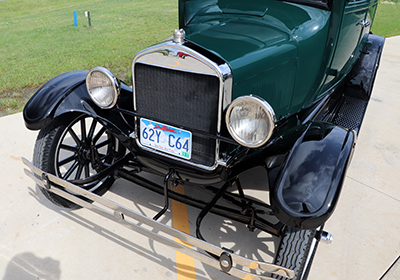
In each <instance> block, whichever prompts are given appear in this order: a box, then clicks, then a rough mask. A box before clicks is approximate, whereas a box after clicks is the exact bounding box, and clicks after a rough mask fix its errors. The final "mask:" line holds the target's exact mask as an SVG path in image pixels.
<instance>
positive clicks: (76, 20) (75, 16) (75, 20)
mask: <svg viewBox="0 0 400 280" xmlns="http://www.w3.org/2000/svg"><path fill="white" fill-rule="evenodd" d="M74 25H75V26H76V27H78V16H77V15H76V11H74Z"/></svg>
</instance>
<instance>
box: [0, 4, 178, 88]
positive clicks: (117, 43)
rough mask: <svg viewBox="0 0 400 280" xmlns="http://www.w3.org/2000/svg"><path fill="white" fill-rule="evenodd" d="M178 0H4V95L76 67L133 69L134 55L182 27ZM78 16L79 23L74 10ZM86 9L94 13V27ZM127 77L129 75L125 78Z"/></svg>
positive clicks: (0, 10)
mask: <svg viewBox="0 0 400 280" xmlns="http://www.w3.org/2000/svg"><path fill="white" fill-rule="evenodd" d="M177 3H178V1H176V0H135V1H134V2H132V1H131V0H117V1H105V0H98V1H93V0H91V1H89V0H69V1H59V0H40V1H29V0H19V1H17V0H14V1H0V15H1V16H0V42H1V43H0V73H1V75H0V93H2V92H5V91H9V90H15V89H20V88H24V87H33V86H38V85H41V84H43V83H44V82H45V81H47V80H49V79H50V78H52V77H54V76H56V75H58V74H60V73H63V72H66V71H69V70H77V69H90V68H93V67H95V66H104V67H107V68H109V69H110V70H111V71H112V72H114V73H116V74H117V75H118V74H119V73H121V74H122V75H125V74H123V73H128V72H129V71H128V70H129V66H130V64H131V62H132V58H133V55H134V54H135V53H136V52H137V51H139V50H140V49H143V48H144V47H146V46H149V45H151V44H154V43H156V42H158V41H159V40H161V39H164V38H165V37H167V36H170V35H172V32H173V30H174V29H175V28H177V25H178V19H177V17H178V12H177V5H178V4H177ZM74 10H76V11H77V14H78V27H75V26H74V20H73V11H74ZM85 11H90V15H91V22H92V29H91V30H89V28H88V19H87V18H86V17H85ZM120 78H122V79H125V78H126V77H120Z"/></svg>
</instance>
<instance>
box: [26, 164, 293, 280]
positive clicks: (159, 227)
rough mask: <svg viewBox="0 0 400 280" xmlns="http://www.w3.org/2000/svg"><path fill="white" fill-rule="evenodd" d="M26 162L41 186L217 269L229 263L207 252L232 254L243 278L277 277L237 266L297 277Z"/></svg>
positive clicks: (232, 271) (265, 279)
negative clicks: (230, 250) (223, 247)
mask: <svg viewBox="0 0 400 280" xmlns="http://www.w3.org/2000/svg"><path fill="white" fill-rule="evenodd" d="M22 162H23V163H24V164H25V165H26V166H27V167H28V168H29V169H30V170H31V171H29V170H27V169H24V172H25V174H26V175H28V176H29V177H30V178H31V179H33V180H34V181H35V183H37V184H38V185H39V186H40V187H41V188H44V189H46V190H47V191H50V192H53V193H54V194H57V195H59V196H61V197H64V198H66V199H68V200H70V201H72V202H73V203H76V204H78V205H80V206H82V207H84V208H87V209H89V210H91V211H93V212H95V213H97V214H99V215H101V216H103V217H105V218H108V219H110V220H113V221H115V222H118V223H120V224H121V225H123V226H125V227H127V228H129V229H131V230H134V231H136V232H138V233H140V234H142V235H144V236H147V237H148V238H151V239H153V240H155V241H158V242H160V243H163V244H165V245H168V246H170V247H172V248H173V249H175V250H177V251H179V252H181V253H184V254H186V255H188V256H191V257H193V258H196V259H198V260H199V261H201V262H203V263H206V264H208V265H210V266H212V267H214V268H217V269H221V267H222V266H223V267H225V262H224V261H223V260H220V261H219V260H217V259H215V258H213V257H210V255H208V254H207V253H206V252H204V251H207V252H210V253H213V254H214V255H217V256H222V255H223V254H227V253H228V254H229V255H230V256H231V258H232V264H233V265H232V267H231V268H230V270H229V271H228V272H227V273H228V274H230V275H233V276H236V277H238V278H241V279H260V280H273V278H270V277H267V276H264V275H259V274H253V273H251V272H248V271H243V270H242V269H240V268H238V267H236V265H237V266H239V267H240V266H242V267H246V268H247V269H253V270H254V269H259V270H262V271H263V272H269V273H273V274H276V275H280V276H283V277H287V278H290V279H291V278H293V277H294V272H293V271H292V270H290V269H287V268H284V267H281V266H277V265H274V264H270V263H265V262H260V261H255V260H252V259H248V258H245V257H242V256H240V255H237V254H235V253H231V252H228V251H227V250H225V249H222V248H220V247H218V246H215V245H213V244H211V243H208V242H206V241H203V240H200V239H198V238H195V237H194V236H191V235H188V234H186V233H184V232H181V231H179V230H176V229H174V228H171V227H169V226H167V225H164V224H162V223H160V222H158V221H155V220H153V219H151V218H149V217H146V216H143V215H142V214H139V213H137V212H135V211H133V210H132V209H129V208H126V207H124V206H122V205H119V204H117V203H115V202H113V201H111V200H108V199H106V198H103V197H101V196H98V195H96V194H93V193H91V192H88V191H87V190H84V189H82V188H79V187H77V186H75V185H73V184H71V183H69V182H67V181H65V180H62V179H60V178H58V177H56V176H54V175H52V174H49V173H46V172H44V171H42V170H40V169H38V168H36V167H35V166H33V164H32V163H31V162H29V161H28V160H27V159H26V158H22ZM55 185H58V186H61V187H63V188H65V191H64V190H62V189H59V188H57V187H55ZM69 192H72V193H76V194H78V195H80V196H83V197H85V198H87V199H89V200H92V201H94V202H96V203H97V204H100V206H97V205H94V204H91V203H88V202H87V201H85V200H82V199H80V198H78V197H76V196H74V195H72V194H71V193H69ZM110 210H111V211H110ZM127 218H130V220H128V219H127ZM132 219H133V220H136V221H137V222H134V221H132ZM143 225H146V226H149V227H152V228H153V229H154V231H152V230H149V229H147V228H144V227H143ZM160 231H161V232H163V233H166V234H168V235H169V236H170V238H169V237H166V236H164V235H159V234H158V232H160ZM174 238H178V239H180V240H182V241H183V242H185V243H187V244H190V245H192V246H194V247H196V248H197V250H196V249H192V248H188V247H186V246H185V245H182V244H181V243H177V242H175V241H174ZM201 250H202V251H201Z"/></svg>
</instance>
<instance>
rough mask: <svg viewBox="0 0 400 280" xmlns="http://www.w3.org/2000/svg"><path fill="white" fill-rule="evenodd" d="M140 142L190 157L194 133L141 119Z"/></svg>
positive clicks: (163, 150)
mask: <svg viewBox="0 0 400 280" xmlns="http://www.w3.org/2000/svg"><path fill="white" fill-rule="evenodd" d="M140 143H141V144H142V145H143V146H146V147H150V148H153V149H155V150H158V151H162V152H164V153H167V154H171V155H174V156H178V157H181V158H184V159H190V158H191V156H192V133H191V132H190V131H186V130H183V129H180V128H176V127H173V126H169V125H166V124H162V123H159V122H155V121H151V120H147V119H143V118H142V119H140Z"/></svg>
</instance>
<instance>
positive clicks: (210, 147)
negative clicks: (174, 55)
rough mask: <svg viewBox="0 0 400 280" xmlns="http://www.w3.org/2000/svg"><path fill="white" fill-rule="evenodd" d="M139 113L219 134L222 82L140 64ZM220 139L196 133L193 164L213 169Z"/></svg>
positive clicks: (137, 72) (137, 69)
mask: <svg viewBox="0 0 400 280" xmlns="http://www.w3.org/2000/svg"><path fill="white" fill-rule="evenodd" d="M134 75H135V76H134V78H135V96H136V111H137V113H138V114H140V115H143V116H148V117H150V118H154V119H156V120H159V121H161V122H163V123H165V124H175V125H182V126H183V127H186V128H192V129H196V130H200V131H203V132H206V133H211V134H213V135H215V134H216V132H217V121H218V120H217V116H218V98H219V79H218V78H217V77H215V76H209V75H202V74H195V73H189V72H182V71H177V70H171V69H165V68H161V67H155V66H150V65H146V64H141V63H137V64H136V65H135V69H134ZM215 147H216V140H214V139H210V138H208V137H204V136H201V135H195V134H192V158H191V160H190V161H191V162H194V163H197V164H202V165H205V166H212V165H213V164H214V160H215Z"/></svg>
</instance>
